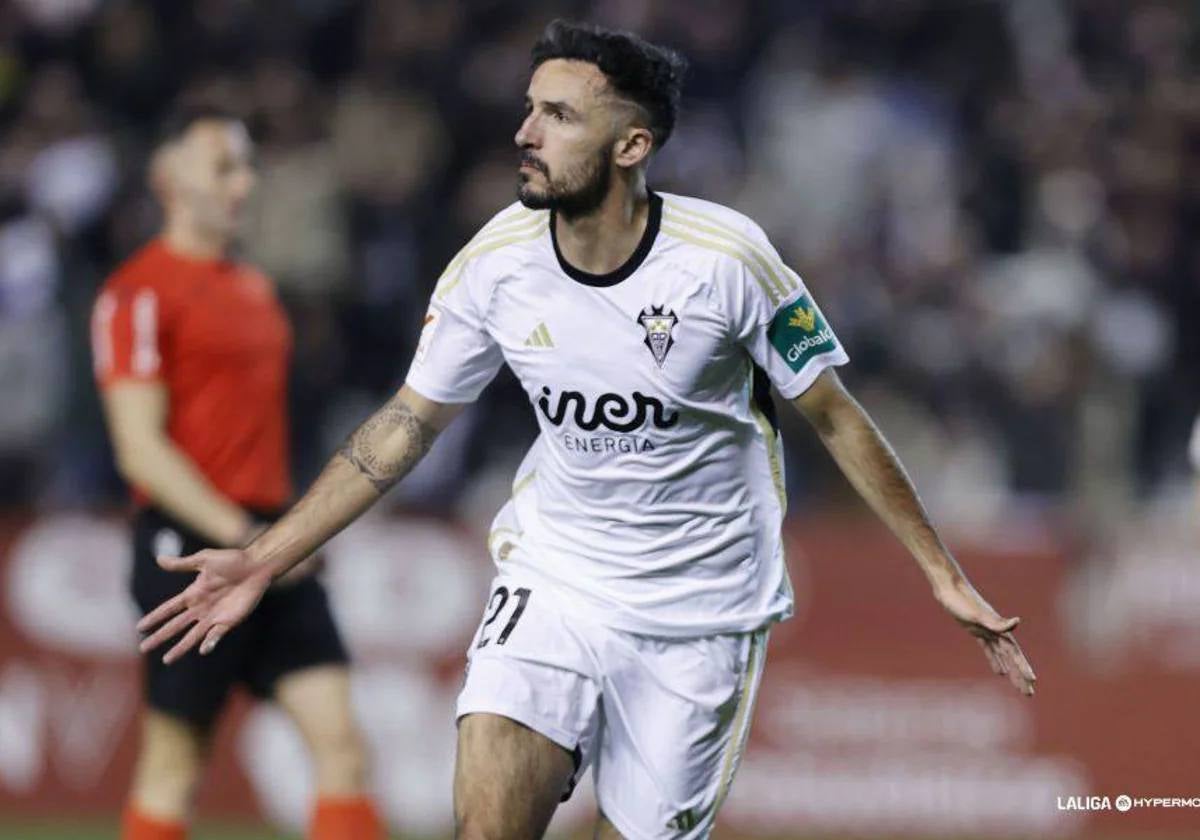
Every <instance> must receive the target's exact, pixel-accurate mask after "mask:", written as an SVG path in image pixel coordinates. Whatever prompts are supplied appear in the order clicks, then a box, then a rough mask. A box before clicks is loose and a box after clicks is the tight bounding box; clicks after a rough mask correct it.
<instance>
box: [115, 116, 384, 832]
mask: <svg viewBox="0 0 1200 840" xmlns="http://www.w3.org/2000/svg"><path fill="white" fill-rule="evenodd" d="M150 179H151V185H152V187H153V189H154V192H155V194H156V195H157V197H158V198H159V200H160V201H161V203H162V206H163V210H164V226H163V229H162V231H161V233H160V235H159V237H158V238H157V239H155V240H154V241H152V242H150V243H149V244H148V245H146V246H145V247H143V248H142V249H141V250H140V251H138V252H137V253H135V254H134V255H133V256H132V257H130V258H129V259H128V260H127V261H126V262H125V263H124V264H123V265H121V266H120V267H119V268H118V269H117V270H116V271H115V272H114V273H113V275H112V276H111V277H110V278H109V279H108V280H107V282H106V283H105V285H104V287H103V289H102V290H101V293H100V295H99V297H98V298H97V300H96V304H95V308H94V310H93V314H92V345H93V354H94V362H95V371H96V378H97V381H98V382H99V386H100V392H101V396H102V400H103V403H104V410H105V416H106V417H107V421H108V429H109V433H110V435H111V437H112V442H113V449H114V452H115V454H116V460H117V465H118V469H119V471H120V472H121V475H122V476H124V478H125V480H126V481H128V482H129V484H130V485H131V486H132V488H133V496H134V504H135V508H136V515H135V517H134V524H133V532H134V557H133V574H132V589H133V596H134V598H135V600H136V601H137V604H138V607H139V608H140V609H141V610H142V612H143V613H145V612H146V611H148V610H150V609H151V608H153V607H154V606H155V605H157V604H158V603H160V602H161V601H163V600H164V599H165V598H168V597H170V596H171V595H174V594H175V593H176V592H179V591H181V590H182V589H183V588H184V587H185V586H186V585H187V584H188V583H189V581H188V579H187V578H186V577H182V576H180V575H176V574H172V573H170V572H166V571H163V570H162V569H160V568H159V567H158V565H157V563H156V562H155V557H156V555H159V554H172V555H180V554H190V553H192V552H194V551H198V550H200V549H201V548H205V547H209V546H241V545H244V544H245V543H246V542H248V541H249V540H250V538H251V537H252V536H253V535H254V534H255V533H256V531H257V530H258V529H259V528H261V527H262V523H265V522H268V521H270V520H271V519H272V518H273V517H274V516H275V515H276V514H277V513H278V512H279V511H280V510H281V508H282V507H283V506H284V505H285V504H286V503H287V502H288V500H289V497H290V496H291V493H292V488H291V483H290V478H289V469H288V464H287V455H286V452H287V445H288V441H287V418H286V416H285V414H286V395H287V372H288V358H289V355H290V350H291V328H290V326H289V324H288V321H287V318H286V316H285V315H284V312H283V310H282V307H281V306H280V305H279V303H278V301H277V300H276V297H275V292H274V289H273V287H272V285H271V282H270V281H269V280H268V279H267V278H266V277H265V276H263V275H262V274H261V273H260V272H258V271H256V270H255V269H254V268H252V267H250V266H247V265H244V264H242V263H239V262H236V261H234V260H233V259H231V258H230V256H229V251H230V248H231V246H232V245H233V243H234V239H235V237H236V233H237V228H238V222H239V217H240V215H241V212H242V209H243V206H244V205H245V203H246V199H247V197H248V196H249V194H250V191H251V189H252V187H253V185H254V171H253V169H252V165H251V145H250V141H249V138H248V136H247V133H246V130H245V127H244V126H243V125H242V123H241V122H240V121H239V120H238V119H236V118H234V117H232V116H230V115H228V114H225V113H223V112H220V111H218V110H214V109H207V108H205V109H193V110H191V111H188V112H185V113H180V114H179V115H177V116H176V117H175V118H174V119H172V120H171V121H170V123H169V125H168V126H166V129H165V131H164V134H163V137H162V142H161V144H160V145H159V147H158V149H157V150H156V152H155V155H154V158H153V161H152V164H151V173H150ZM234 635H235V636H236V638H230V639H229V641H230V642H232V644H227V645H222V646H221V647H220V649H219V650H217V651H216V652H214V653H213V654H211V655H209V656H203V657H201V656H198V655H195V654H192V655H190V656H187V657H185V658H184V659H182V660H181V661H179V662H178V663H176V664H174V665H172V666H169V667H168V666H165V665H163V664H162V662H161V660H160V658H159V657H158V656H155V655H153V654H148V655H146V657H145V659H144V663H145V691H146V702H147V706H148V708H147V709H146V712H145V715H144V717H143V724H142V735H141V744H140V748H139V754H138V761H137V767H136V769H135V771H134V778H133V784H132V790H131V792H130V796H129V802H128V804H127V807H126V811H125V816H124V823H123V828H122V834H121V837H122V840H182V838H185V837H186V836H187V824H188V820H189V812H190V808H191V802H192V799H193V794H194V792H195V790H196V787H197V782H198V780H199V778H200V775H201V770H202V769H203V763H204V759H205V757H206V755H207V751H208V750H207V748H208V743H209V739H210V736H211V734H212V731H213V724H214V721H215V720H216V718H217V716H218V714H219V713H220V711H221V709H222V708H223V707H224V705H225V703H226V700H227V699H228V697H229V694H230V690H231V689H232V688H233V687H234V686H235V685H238V684H240V685H243V686H245V687H246V688H248V689H249V690H250V691H251V692H253V693H254V694H255V695H256V696H258V697H263V698H270V699H273V700H275V701H276V702H277V703H278V704H279V706H280V707H281V708H282V709H283V710H284V711H285V712H286V713H287V714H288V715H289V716H290V717H291V718H292V720H294V721H295V723H296V726H297V727H298V729H299V731H300V734H301V735H302V736H303V738H304V741H305V743H306V744H307V746H308V748H309V750H310V753H311V755H312V759H313V763H314V765H315V769H316V789H317V796H318V799H317V803H316V806H315V809H314V812H313V818H312V823H311V828H310V832H309V837H310V838H312V840H351V838H353V840H379V838H382V837H383V831H382V829H381V827H380V822H379V818H378V816H377V815H376V812H375V809H374V806H373V805H372V803H371V801H370V800H369V799H368V798H367V797H366V795H365V788H366V778H365V777H366V769H365V768H366V764H367V762H366V758H365V755H364V747H363V743H362V738H361V735H360V733H359V730H358V727H357V725H356V723H355V722H354V719H353V715H352V712H351V705H350V683H349V673H348V669H347V664H348V660H347V655H346V650H345V647H344V646H343V645H342V640H341V638H340V636H339V634H338V631H337V627H336V626H335V625H334V622H333V617H332V615H331V613H330V610H329V604H328V601H327V598H326V595H325V590H324V588H323V587H322V585H321V583H320V582H319V581H318V580H317V579H316V578H315V577H313V576H312V575H311V574H310V575H307V576H301V577H300V578H298V579H293V580H289V581H285V582H283V583H281V584H280V585H279V586H277V587H275V588H273V589H272V590H270V591H269V592H268V593H267V595H266V596H265V597H264V598H263V601H262V604H261V606H260V609H259V610H258V611H257V612H256V613H255V615H254V617H253V619H252V620H251V621H248V622H246V624H245V625H243V626H241V627H239V628H238V629H237V630H236V631H234V633H233V634H231V636H234Z"/></svg>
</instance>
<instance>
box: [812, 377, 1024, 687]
mask: <svg viewBox="0 0 1200 840" xmlns="http://www.w3.org/2000/svg"><path fill="white" fill-rule="evenodd" d="M792 404H793V405H795V406H796V408H797V409H798V410H799V411H800V413H802V414H803V415H804V416H805V417H806V418H807V419H808V421H809V422H810V423H811V424H812V425H813V428H815V429H816V431H817V434H818V435H819V436H820V438H821V441H822V443H824V444H825V447H826V448H827V449H828V450H829V452H830V454H832V455H833V458H834V460H835V461H837V464H838V466H839V467H840V468H841V470H842V473H843V474H844V475H845V476H846V478H847V479H848V480H849V481H850V483H851V484H852V485H854V488H855V489H856V490H857V491H858V493H859V495H861V496H862V497H863V499H864V500H865V501H866V502H867V504H868V505H870V506H871V509H872V510H874V511H875V513H876V514H878V515H879V517H880V518H881V519H882V520H883V521H884V523H886V524H887V526H888V528H890V529H891V531H892V533H894V534H895V535H896V537H897V538H898V539H899V540H900V541H901V542H902V543H903V544H904V546H905V547H906V548H907V549H908V550H909V552H911V554H912V556H913V557H914V558H915V559H916V561H917V562H918V563H919V564H920V566H921V570H922V571H923V572H924V573H925V577H926V578H928V579H929V583H930V585H931V586H932V587H933V593H934V596H935V597H936V598H937V599H938V601H939V602H940V603H941V605H942V606H943V607H945V608H946V610H947V611H948V612H949V613H950V614H951V615H952V616H953V617H954V618H955V619H956V620H957V621H958V622H959V624H961V625H962V626H963V627H964V628H965V629H966V630H967V632H969V633H970V634H971V635H973V636H974V637H975V638H976V639H977V640H978V642H979V644H980V646H981V647H982V648H983V651H984V653H985V654H986V655H987V658H988V662H989V663H990V664H991V666H992V670H993V671H995V672H996V673H997V674H1000V675H1003V676H1007V677H1008V679H1009V681H1010V682H1012V684H1013V685H1014V686H1015V687H1016V688H1017V689H1018V690H1019V691H1020V692H1021V693H1023V694H1026V695H1032V694H1033V690H1034V683H1035V682H1036V677H1035V676H1034V673H1033V668H1031V667H1030V665H1029V662H1028V660H1026V658H1025V654H1024V653H1022V652H1021V647H1020V645H1018V644H1017V640H1016V639H1015V638H1013V634H1012V631H1013V628H1015V627H1016V626H1017V623H1018V622H1019V621H1020V619H1019V618H1002V617H1001V616H1000V615H999V613H997V612H996V611H995V610H994V609H992V606H991V604H989V603H988V602H987V601H986V600H984V598H983V596H981V595H980V594H979V593H978V592H976V591H975V588H974V587H973V586H972V585H971V582H970V581H969V580H967V576H966V574H965V573H964V572H963V570H962V569H961V568H960V567H959V565H958V563H957V562H956V561H955V560H954V557H953V555H951V554H950V552H949V551H948V550H947V549H946V546H945V545H944V544H943V543H942V540H941V538H940V537H939V536H938V534H937V531H936V530H935V529H934V527H933V524H932V523H931V522H930V520H929V515H928V514H927V513H926V512H925V508H924V506H923V505H922V504H921V500H920V499H919V498H918V496H917V492H916V489H915V488H914V487H913V484H912V482H911V481H910V480H909V478H908V475H907V473H905V471H904V467H903V466H902V465H901V464H900V461H899V459H898V458H897V457H896V453H895V452H893V451H892V448H891V446H889V445H888V442H887V441H886V440H885V439H884V437H883V435H882V434H881V433H880V431H879V429H878V428H877V427H876V426H875V424H874V423H873V422H872V421H871V418H870V417H869V416H868V415H867V413H866V411H864V410H863V408H862V406H861V405H859V404H858V401H857V400H855V399H854V397H852V396H851V395H850V394H849V393H848V392H847V391H846V389H845V388H844V387H843V386H842V383H841V380H840V379H839V378H838V375H837V374H836V373H835V372H834V371H833V370H832V369H827V370H825V371H823V372H822V373H821V375H820V376H819V377H818V378H817V380H816V382H815V383H813V385H812V386H811V387H810V388H809V389H808V390H807V391H805V392H804V393H803V394H801V395H800V396H798V397H796V398H795V399H794V400H793V401H792Z"/></svg>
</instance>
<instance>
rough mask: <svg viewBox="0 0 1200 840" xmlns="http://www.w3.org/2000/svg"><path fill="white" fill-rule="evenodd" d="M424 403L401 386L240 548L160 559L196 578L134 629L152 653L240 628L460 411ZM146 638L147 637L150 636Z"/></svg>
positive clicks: (171, 657) (208, 643)
mask: <svg viewBox="0 0 1200 840" xmlns="http://www.w3.org/2000/svg"><path fill="white" fill-rule="evenodd" d="M462 407H463V406H462V405H461V404H445V403H438V402H434V401H433V400H429V399H426V398H425V397H423V396H421V395H420V394H418V393H417V392H416V391H414V390H412V389H411V388H409V387H408V386H407V385H405V386H404V387H402V388H401V389H400V391H399V392H398V393H397V394H396V395H395V396H394V397H393V398H392V399H391V400H389V401H388V402H387V403H386V404H385V405H384V406H383V407H382V408H380V409H379V410H378V411H376V412H375V413H374V414H373V415H372V416H371V417H370V418H369V419H368V420H367V421H366V422H365V423H363V424H362V425H361V426H360V427H359V428H358V429H357V430H356V431H355V432H354V433H353V434H352V435H350V437H349V438H347V440H346V442H345V443H344V444H343V445H342V447H341V448H340V449H339V450H338V451H337V454H335V455H334V456H333V458H332V459H331V460H330V461H329V463H328V464H327V465H326V466H325V469H324V470H322V472H321V474H320V476H318V477H317V480H316V481H315V482H314V483H313V485H312V487H310V488H309V490H308V492H307V493H305V494H304V496H303V497H302V498H301V499H300V501H298V502H297V503H296V504H295V505H294V506H293V507H292V508H291V509H290V510H289V511H288V512H287V513H286V514H285V515H284V516H283V518H281V519H280V520H279V521H278V522H276V523H275V524H274V525H272V526H271V527H270V528H269V529H267V530H266V531H265V532H263V533H262V534H261V535H260V536H259V537H258V538H257V539H256V540H254V542H252V543H251V544H250V545H248V546H247V547H246V548H244V549H226V550H213V549H210V550H207V551H201V552H198V553H196V554H193V555H191V556H190V557H182V558H173V557H163V558H159V564H160V565H161V566H162V567H163V568H165V569H169V570H172V571H179V572H186V571H194V572H198V573H199V574H198V575H197V576H196V579H195V580H194V581H193V582H192V584H191V585H190V586H188V588H187V589H185V590H184V591H183V592H181V593H180V594H179V595H177V596H175V597H174V598H171V599H170V600H168V601H165V602H163V603H162V604H161V605H159V606H158V607H157V608H156V609H155V610H153V611H152V612H151V613H149V614H148V615H147V616H146V617H145V618H143V619H142V620H141V621H140V622H138V630H139V631H140V632H143V633H146V632H150V635H149V636H147V637H146V639H145V640H144V641H143V642H142V644H141V649H142V651H143V652H145V651H149V650H153V649H154V648H156V647H158V646H159V645H161V644H163V643H164V642H166V641H168V640H169V639H172V638H174V637H175V636H177V635H179V634H180V633H182V632H184V630H187V633H186V634H185V635H184V637H183V638H182V639H181V640H180V641H179V642H177V643H176V644H175V646H174V647H172V648H171V649H170V650H169V651H168V652H167V654H166V656H164V657H163V660H164V661H165V662H168V663H169V662H173V661H175V660H176V659H178V658H179V657H180V656H182V655H183V654H185V653H187V652H188V651H189V650H191V649H192V648H194V647H196V645H198V644H201V642H202V641H203V644H201V647H200V652H201V653H207V652H208V651H210V650H212V648H213V647H214V646H215V645H216V643H217V642H218V641H219V640H220V638H221V636H223V635H224V634H225V633H226V632H227V631H228V630H229V628H231V627H232V626H234V625H235V624H237V623H238V622H240V621H242V620H243V619H244V618H245V617H246V616H247V615H248V614H249V613H250V611H251V610H252V609H254V607H255V605H256V604H257V603H258V601H259V599H260V598H261V597H262V594H263V592H265V591H266V589H267V587H268V586H269V585H270V583H271V581H272V580H274V579H275V578H277V577H279V576H280V575H282V574H284V573H285V572H287V570H288V569H290V568H291V567H292V566H294V565H296V564H297V563H299V562H300V561H301V560H303V559H304V558H305V557H307V556H308V555H309V554H311V553H312V552H313V551H315V550H316V549H318V548H319V547H320V546H321V545H322V544H323V543H324V542H326V541H327V540H328V539H330V538H331V537H332V536H333V535H334V534H336V533H338V532H339V531H340V530H342V529H343V528H345V527H346V526H347V525H349V524H350V523H351V522H353V521H354V520H355V519H356V518H358V516H360V515H361V514H362V513H363V512H364V511H365V510H366V509H367V508H369V507H370V506H371V505H372V504H374V503H375V501H376V500H377V499H379V498H380V497H381V496H382V495H383V494H384V493H386V492H387V491H388V490H389V489H391V487H392V486H393V485H394V484H396V483H397V482H398V481H400V479H402V478H403V477H404V476H405V475H407V474H408V472H409V471H410V470H411V469H412V468H413V466H415V465H416V463H417V462H418V461H420V460H421V458H422V457H423V456H424V455H425V453H426V452H428V451H429V447H430V446H432V445H433V441H434V439H435V438H436V437H437V435H438V433H439V432H441V430H442V429H444V428H445V427H446V426H447V425H448V424H449V423H450V421H451V420H452V419H453V418H454V417H455V416H456V415H457V414H458V412H459V411H460V410H461V409H462ZM151 631H152V632H151Z"/></svg>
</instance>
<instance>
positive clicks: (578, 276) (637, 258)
mask: <svg viewBox="0 0 1200 840" xmlns="http://www.w3.org/2000/svg"><path fill="white" fill-rule="evenodd" d="M647 194H648V196H649V199H650V215H649V216H648V217H647V218H646V229H645V230H644V231H643V232H642V239H641V241H640V242H638V246H637V248H636V249H634V252H633V254H631V255H630V257H629V259H627V260H625V263H624V265H621V266H620V267H618V268H616V269H614V270H612V271H610V272H608V273H607V274H592V273H591V272H588V271H583V270H582V269H578V268H576V267H575V266H573V265H571V264H570V263H569V262H567V261H566V259H565V258H564V257H563V255H562V251H560V250H558V235H557V234H556V233H555V231H554V211H553V210H551V211H550V241H551V242H553V243H554V256H555V257H557V258H558V264H559V266H560V267H561V268H562V270H563V271H564V272H566V275H567V276H568V277H570V278H571V279H572V280H577V281H579V282H580V283H584V284H586V285H588V286H615V285H616V284H618V283H620V282H621V281H622V280H625V279H627V278H628V277H629V275H631V274H633V272H635V271H637V270H638V267H639V266H641V264H642V263H643V262H645V261H646V257H647V256H648V255H649V253H650V249H651V248H653V247H654V240H655V239H656V238H658V226H659V225H660V224H661V223H662V196H660V195H658V194H657V193H654V192H652V191H649V190H648V191H647Z"/></svg>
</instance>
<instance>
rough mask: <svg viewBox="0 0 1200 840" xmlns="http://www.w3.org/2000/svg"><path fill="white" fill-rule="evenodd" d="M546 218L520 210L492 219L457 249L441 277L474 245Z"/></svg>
mask: <svg viewBox="0 0 1200 840" xmlns="http://www.w3.org/2000/svg"><path fill="white" fill-rule="evenodd" d="M548 218H549V217H548V216H545V217H543V216H541V215H540V213H539V212H538V211H535V210H526V209H525V208H521V209H519V210H517V211H516V212H515V213H513V214H512V215H511V216H508V217H506V218H504V219H492V220H491V221H490V222H488V223H487V224H486V225H484V226H483V227H482V228H480V229H479V231H478V232H477V233H476V234H475V235H474V236H472V237H471V238H470V239H469V240H467V244H466V245H464V246H463V247H461V248H459V249H458V253H456V254H455V255H454V258H453V259H452V260H450V262H449V263H448V264H447V265H446V269H445V270H444V271H443V272H442V276H443V277H445V276H446V275H447V274H449V273H450V272H452V271H454V269H456V268H457V267H458V265H459V263H461V262H462V261H463V260H464V259H466V255H467V252H468V251H470V250H471V249H473V248H474V247H475V246H476V245H478V244H480V243H482V242H483V241H484V240H485V239H490V238H492V237H495V236H499V235H501V234H509V233H514V232H516V231H519V230H522V229H524V228H527V227H530V226H531V225H532V223H533V222H534V221H535V220H536V221H542V220H543V219H548ZM439 279H440V278H439Z"/></svg>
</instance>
